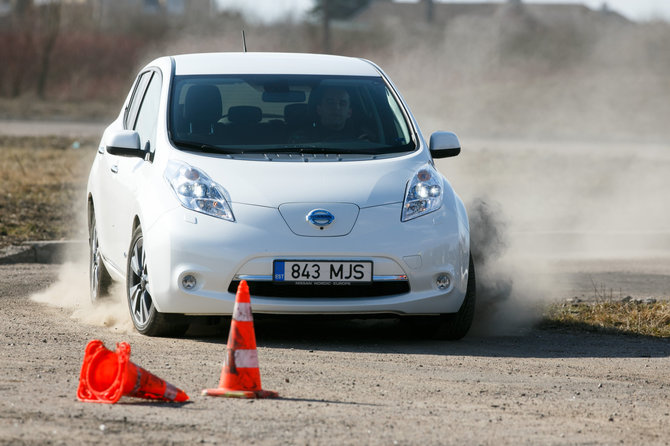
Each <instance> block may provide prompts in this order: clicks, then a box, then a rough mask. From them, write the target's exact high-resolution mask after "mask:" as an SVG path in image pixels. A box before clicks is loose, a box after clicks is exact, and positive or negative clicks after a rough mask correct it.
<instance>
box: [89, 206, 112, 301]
mask: <svg viewBox="0 0 670 446" xmlns="http://www.w3.org/2000/svg"><path fill="white" fill-rule="evenodd" d="M88 246H89V250H88V253H89V256H88V278H89V286H90V297H91V302H93V303H95V302H97V301H98V300H99V299H102V298H104V297H106V296H108V294H109V286H110V285H111V283H112V278H111V276H110V275H109V273H108V272H107V268H105V263H104V262H103V261H102V256H101V254H100V245H99V243H98V227H97V225H96V222H95V213H94V212H91V220H90V223H89V225H88Z"/></svg>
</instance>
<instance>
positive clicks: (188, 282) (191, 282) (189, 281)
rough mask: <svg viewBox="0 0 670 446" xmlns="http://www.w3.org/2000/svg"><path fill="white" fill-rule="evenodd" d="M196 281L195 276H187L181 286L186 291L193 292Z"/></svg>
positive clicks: (182, 280) (183, 278)
mask: <svg viewBox="0 0 670 446" xmlns="http://www.w3.org/2000/svg"><path fill="white" fill-rule="evenodd" d="M195 284H196V280H195V276H193V275H192V274H186V275H185V276H184V277H182V279H181V286H183V287H184V289H186V290H192V289H193V288H195Z"/></svg>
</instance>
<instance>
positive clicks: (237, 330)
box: [202, 280, 279, 398]
mask: <svg viewBox="0 0 670 446" xmlns="http://www.w3.org/2000/svg"><path fill="white" fill-rule="evenodd" d="M226 350H227V351H226V360H225V362H224V363H223V370H222V371H221V380H220V381H219V388H218V389H205V390H203V391H202V394H203V395H209V396H224V397H228V398H277V397H278V396H279V395H278V394H277V392H274V391H272V390H263V389H262V388H261V372H260V370H259V369H258V352H257V351H256V334H255V332H254V319H253V316H252V314H251V299H250V297H249V286H248V285H247V282H246V280H243V281H241V282H240V285H239V286H238V287H237V294H236V295H235V307H234V308H233V318H232V322H231V323H230V334H229V335H228V346H227V348H226Z"/></svg>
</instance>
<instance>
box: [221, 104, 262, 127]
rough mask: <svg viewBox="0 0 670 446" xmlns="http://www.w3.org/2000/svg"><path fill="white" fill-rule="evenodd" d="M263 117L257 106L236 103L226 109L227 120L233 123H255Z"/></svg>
mask: <svg viewBox="0 0 670 446" xmlns="http://www.w3.org/2000/svg"><path fill="white" fill-rule="evenodd" d="M262 118H263V112H262V111H261V109H260V108H259V107H254V106H251V105H236V106H234V107H230V108H229V109H228V120H229V121H230V122H232V123H233V124H255V123H257V122H260V121H261V119H262Z"/></svg>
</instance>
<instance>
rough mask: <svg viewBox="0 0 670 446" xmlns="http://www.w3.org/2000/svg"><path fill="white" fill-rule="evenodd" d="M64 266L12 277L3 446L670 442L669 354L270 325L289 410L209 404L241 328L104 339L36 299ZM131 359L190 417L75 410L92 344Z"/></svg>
mask: <svg viewBox="0 0 670 446" xmlns="http://www.w3.org/2000/svg"><path fill="white" fill-rule="evenodd" d="M59 268H60V267H59V266H56V265H43V264H15V265H0V277H2V279H1V281H0V299H1V300H2V304H1V305H2V308H3V317H2V319H0V338H2V341H0V357H2V359H3V360H2V362H1V363H0V364H1V365H0V367H1V369H0V390H1V391H2V395H3V398H2V399H0V443H1V444H13V445H15V444H19V445H20V444H68V445H78V444H93V443H100V442H104V443H108V444H122V443H124V444H140V443H142V444H146V443H150V444H180V443H188V444H193V443H202V444H241V443H247V444H384V445H388V444H422V445H424V444H533V445H537V444H616V443H621V444H649V445H652V444H658V445H667V444H670V440H669V439H670V398H669V390H670V376H669V372H668V371H669V370H670V342H668V340H659V339H653V338H645V337H630V336H613V335H601V334H593V333H572V332H561V331H553V330H545V331H540V330H535V329H528V330H525V331H523V332H518V333H516V334H514V335H507V336H501V335H483V334H479V335H478V334H476V333H475V334H472V335H469V336H467V337H466V338H465V339H463V340H461V341H459V342H436V341H426V340H420V339H413V338H412V336H411V333H408V332H407V331H406V330H405V329H403V328H402V327H401V326H399V325H398V324H397V323H395V322H393V321H376V322H375V321H367V322H364V321H331V322H314V321H312V322H305V321H302V320H299V321H297V323H296V321H295V320H264V319H258V320H257V321H256V336H257V341H258V350H259V357H260V364H261V374H262V378H263V387H264V388H265V389H270V390H276V391H278V392H279V394H280V398H279V399H277V400H257V401H253V400H229V399H217V398H211V397H204V396H201V395H200V391H201V390H202V389H204V388H211V387H216V386H217V385H218V380H219V376H220V373H221V364H222V361H223V357H224V352H225V343H226V338H227V334H228V333H227V328H226V327H225V326H204V325H203V326H200V327H196V328H195V329H193V330H191V331H190V332H189V333H188V334H187V335H188V336H187V337H185V338H183V339H162V338H147V337H144V336H141V335H139V334H136V333H133V332H127V331H125V330H123V329H120V328H118V327H116V326H115V327H105V326H103V325H102V324H100V325H92V324H87V323H84V322H81V321H80V320H77V319H73V318H72V317H71V315H72V313H73V311H72V309H69V308H64V307H53V306H47V305H45V304H40V303H37V302H34V301H33V300H31V299H30V298H29V296H30V295H31V294H33V293H35V292H38V291H41V290H44V289H45V288H47V287H49V286H50V285H51V284H53V283H54V282H55V281H56V279H57V276H58V274H59ZM91 339H101V340H102V341H103V342H105V345H107V346H108V347H109V348H113V346H114V345H115V343H117V342H121V341H127V342H129V343H130V344H131V346H132V356H131V360H132V361H133V362H134V363H135V364H137V365H140V366H142V367H144V368H145V369H147V370H149V371H151V372H152V373H154V374H155V375H156V376H159V377H161V378H163V379H165V380H167V381H169V382H171V383H172V384H175V385H176V386H177V387H179V388H181V389H183V390H185V391H186V392H187V393H188V394H189V396H190V397H191V400H190V402H188V403H185V404H169V403H155V402H151V401H148V400H140V399H133V398H129V397H123V398H122V399H121V401H120V402H119V403H117V404H115V405H103V404H92V403H82V402H79V401H78V400H77V398H76V392H77V386H78V381H79V370H80V367H81V362H82V359H83V354H84V348H85V346H86V343H87V342H88V341H89V340H91Z"/></svg>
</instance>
